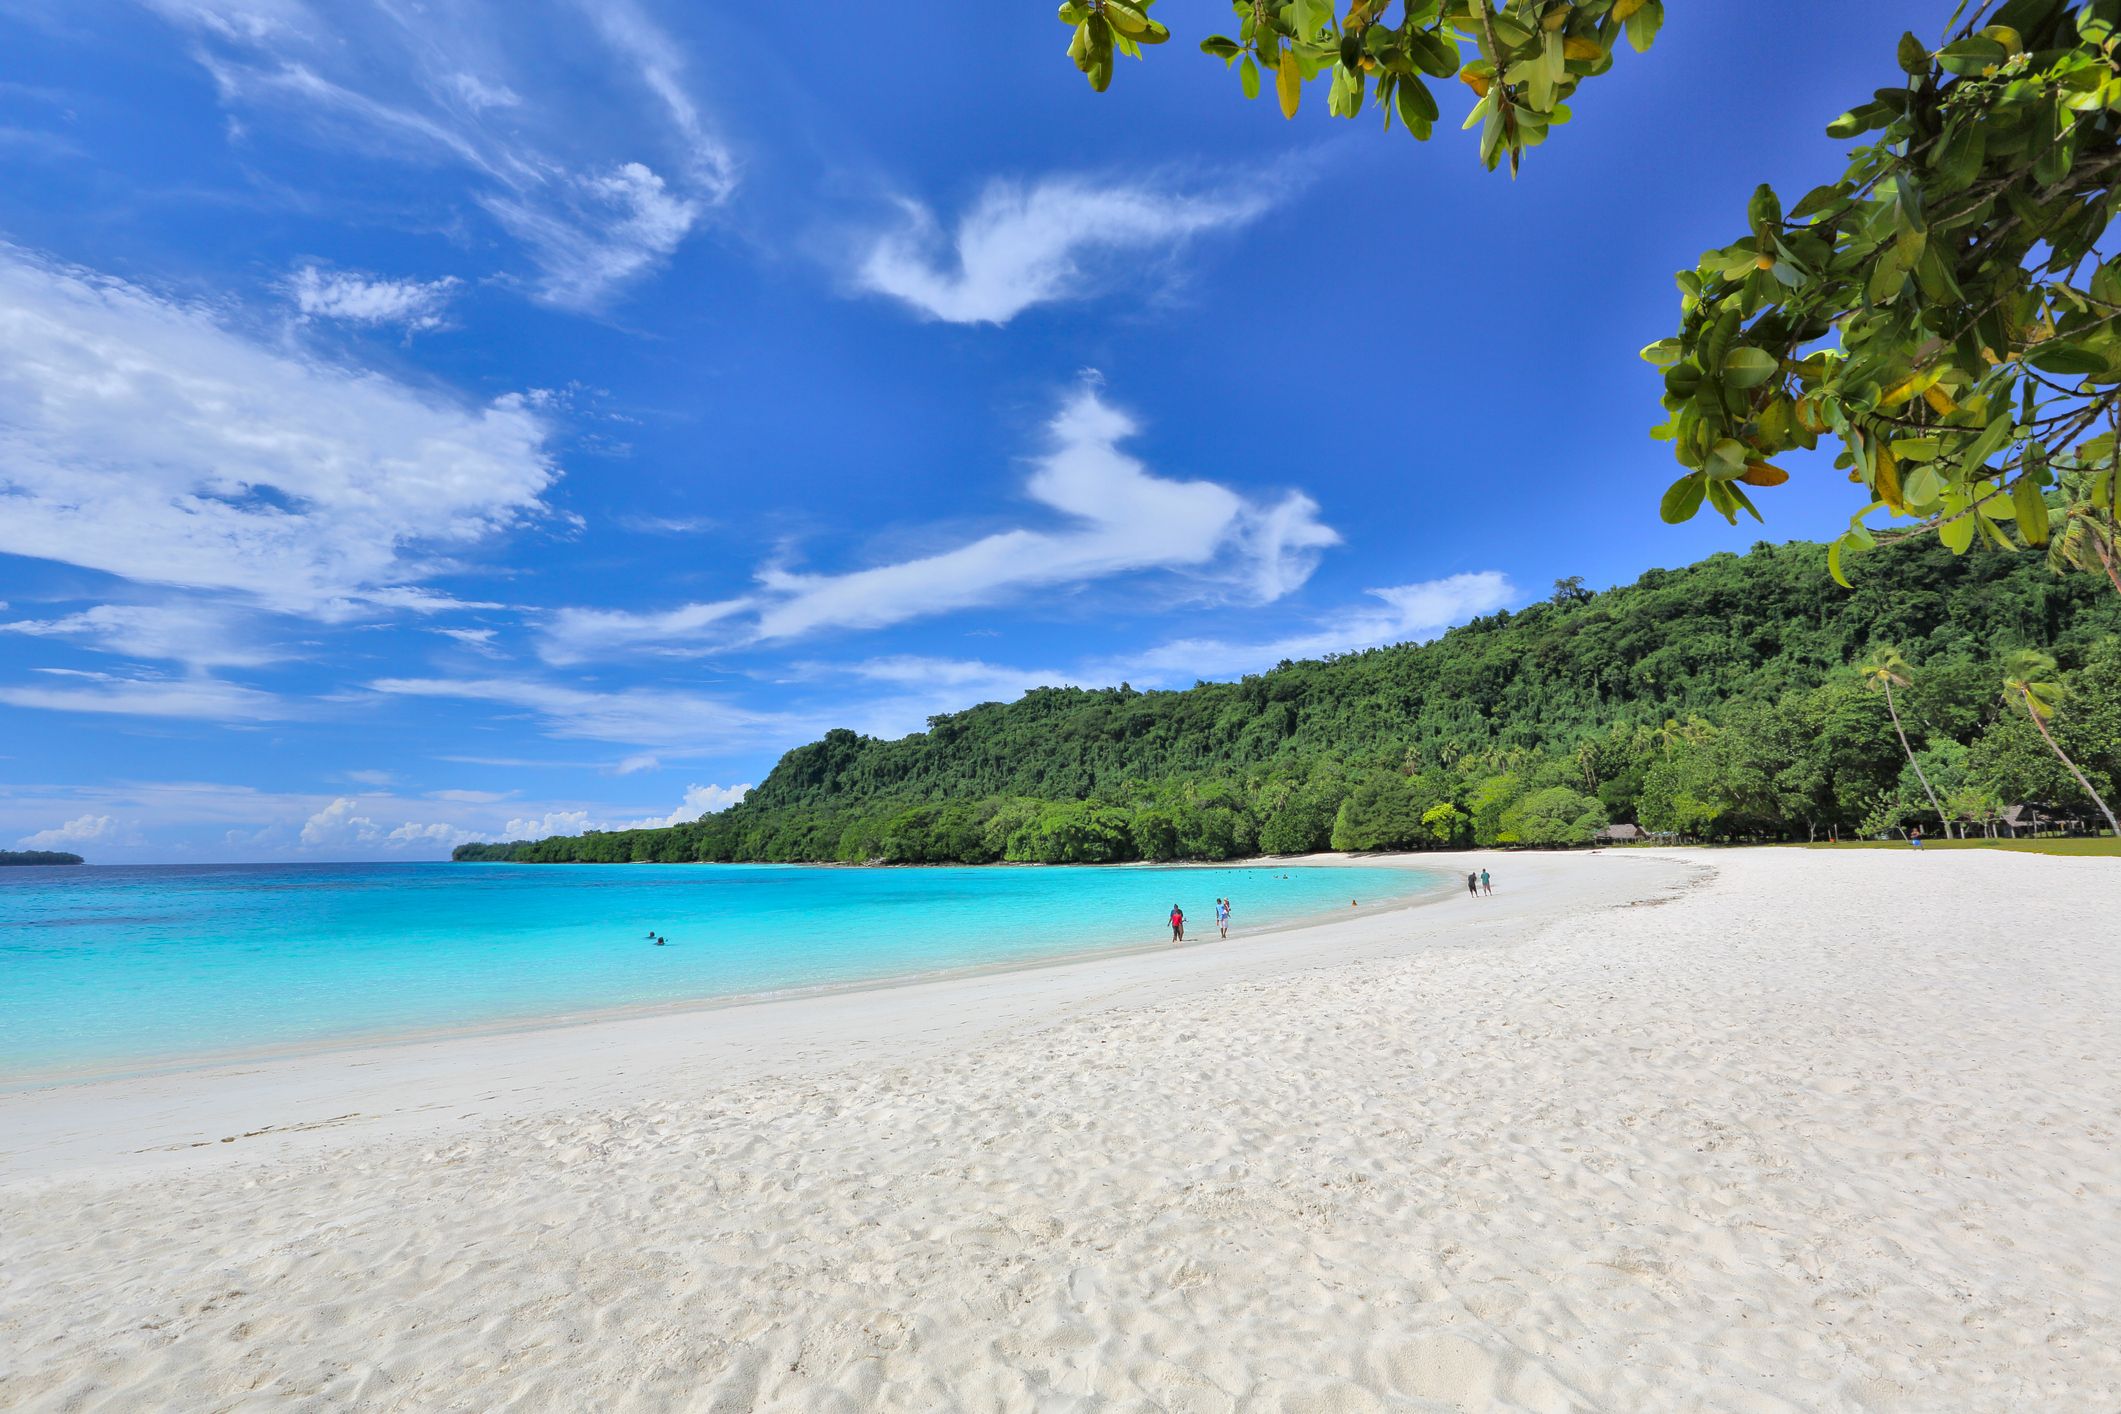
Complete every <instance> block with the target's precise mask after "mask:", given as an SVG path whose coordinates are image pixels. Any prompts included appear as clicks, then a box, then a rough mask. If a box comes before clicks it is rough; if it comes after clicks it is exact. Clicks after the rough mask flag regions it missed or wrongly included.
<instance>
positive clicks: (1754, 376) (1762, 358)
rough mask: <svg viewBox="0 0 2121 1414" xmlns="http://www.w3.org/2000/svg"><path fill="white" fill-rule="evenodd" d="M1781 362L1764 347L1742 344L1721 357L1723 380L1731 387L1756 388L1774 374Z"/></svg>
mask: <svg viewBox="0 0 2121 1414" xmlns="http://www.w3.org/2000/svg"><path fill="white" fill-rule="evenodd" d="M1781 366H1782V365H1781V362H1780V361H1779V360H1778V359H1777V358H1776V357H1775V356H1774V355H1773V354H1771V353H1769V352H1768V351H1767V350H1766V349H1757V348H1754V347H1752V346H1751V345H1749V344H1742V345H1740V346H1739V347H1737V348H1735V349H1732V350H1731V351H1730V352H1729V353H1728V354H1725V355H1724V358H1723V381H1724V382H1726V383H1728V384H1730V385H1731V386H1732V387H1733V388H1757V387H1759V386H1760V385H1761V384H1762V383H1765V382H1767V380H1768V379H1770V378H1772V377H1774V376H1775V370H1776V369H1777V368H1779V367H1781Z"/></svg>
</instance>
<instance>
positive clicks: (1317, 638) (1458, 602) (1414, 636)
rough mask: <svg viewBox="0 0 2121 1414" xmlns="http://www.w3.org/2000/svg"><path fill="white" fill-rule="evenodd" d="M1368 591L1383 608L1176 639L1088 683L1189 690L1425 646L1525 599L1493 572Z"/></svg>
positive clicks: (1120, 661)
mask: <svg viewBox="0 0 2121 1414" xmlns="http://www.w3.org/2000/svg"><path fill="white" fill-rule="evenodd" d="M1367 592H1368V593H1369V595H1370V596H1371V597H1372V598H1374V599H1375V600H1377V603H1375V604H1369V605H1364V604H1353V605H1349V606H1347V607H1346V608H1344V609H1341V610H1339V611H1337V612H1335V613H1333V614H1331V615H1328V616H1325V617H1324V618H1322V619H1321V620H1319V621H1318V622H1317V623H1316V624H1315V625H1314V626H1313V627H1310V628H1307V629H1304V630H1301V631H1299V632H1296V633H1292V634H1287V635H1283V636H1281V637H1277V638H1269V639H1263V640H1255V641H1249V642H1248V641H1246V640H1243V639H1235V640H1233V639H1226V638H1214V637H1201V638H1179V639H1172V640H1170V641H1168V642H1165V643H1160V644H1157V645H1156V646H1154V647H1152V648H1149V649H1147V650H1145V651H1143V652H1140V653H1135V654H1129V655H1124V656H1121V657H1118V658H1114V659H1110V660H1106V661H1104V662H1101V663H1098V664H1096V665H1094V666H1093V667H1092V668H1091V669H1090V673H1091V674H1092V677H1091V679H1090V680H1093V681H1101V682H1119V681H1122V680H1125V681H1130V682H1134V683H1136V684H1147V683H1155V684H1159V685H1162V684H1169V685H1173V686H1184V685H1186V684H1189V683H1192V682H1195V681H1197V680H1199V679H1202V678H1209V679H1215V678H1231V677H1237V676H1239V675H1241V674H1244V673H1251V672H1259V671H1261V670H1263V669H1266V668H1271V667H1273V666H1274V665H1275V664H1277V663H1279V662H1281V661H1283V660H1284V659H1290V660H1302V659H1306V658H1324V657H1329V656H1331V655H1333V654H1337V653H1355V652H1360V651H1361V650H1363V649H1365V648H1378V647H1382V646H1384V645H1386V644H1392V643H1408V642H1421V641H1424V640H1427V639H1430V638H1433V637H1435V636H1436V635H1437V634H1439V633H1441V632H1443V630H1445V629H1447V628H1449V627H1451V626H1452V625H1453V624H1460V623H1464V622H1465V621H1466V620H1467V619H1470V618H1472V617H1474V616H1475V615H1476V614H1485V613H1491V612H1493V611H1494V610H1496V609H1500V608H1504V607H1505V606H1507V605H1508V604H1510V603H1511V602H1512V601H1514V600H1515V599H1517V598H1518V597H1519V595H1518V592H1517V588H1516V586H1515V585H1513V584H1511V583H1510V580H1509V577H1508V576H1507V575H1504V574H1501V573H1499V572H1497V571H1495V570H1481V571H1478V572H1476V573H1471V574H1454V575H1451V576H1449V577H1447V578H1444V579H1430V580H1423V581H1421V582H1420V583H1418V584H1399V585H1392V586H1389V587H1387V588H1384V589H1372V590H1369V591H1367Z"/></svg>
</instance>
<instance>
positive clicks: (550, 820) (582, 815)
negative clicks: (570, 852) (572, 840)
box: [501, 810, 590, 840]
mask: <svg viewBox="0 0 2121 1414" xmlns="http://www.w3.org/2000/svg"><path fill="white" fill-rule="evenodd" d="M589 828H590V824H589V812H588V811H586V810H548V811H546V812H545V813H544V814H543V815H533V816H529V817H526V818H523V819H517V820H510V821H509V822H508V823H507V824H506V825H503V826H502V827H501V838H503V839H508V840H542V839H546V838H548V837H550V836H552V835H579V834H581V833H582V832H583V831H585V830H587V829H589Z"/></svg>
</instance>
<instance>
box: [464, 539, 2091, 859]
mask: <svg viewBox="0 0 2121 1414" xmlns="http://www.w3.org/2000/svg"><path fill="white" fill-rule="evenodd" d="M1879 554H1880V556H1881V557H1889V558H1890V559H1891V561H1892V564H1891V567H1890V569H1891V572H1890V574H1889V575H1887V576H1879V577H1866V578H1865V579H1864V580H1863V581H1859V583H1858V587H1857V588H1856V589H1855V590H1854V591H1853V592H1844V591H1842V590H1839V589H1837V588H1835V587H1834V585H1833V584H1832V583H1831V581H1830V580H1829V579H1828V578H1827V576H1826V574H1825V573H1824V564H1825V558H1826V550H1825V547H1824V546H1821V545H1814V544H1804V543H1796V544H1789V545H1782V546H1769V545H1761V546H1756V547H1755V548H1754V549H1753V551H1752V552H1751V553H1749V554H1747V555H1744V556H1737V555H1728V554H1725V555H1716V556H1712V557H1711V558H1709V559H1707V560H1705V561H1703V562H1701V563H1700V564H1697V565H1694V566H1691V567H1689V568H1686V569H1682V570H1675V571H1664V570H1653V571H1650V572H1649V573H1647V574H1645V575H1643V576H1642V577H1641V578H1640V579H1639V580H1637V581H1636V582H1635V583H1634V584H1632V585H1627V586H1623V587H1621V588H1617V589H1610V590H1607V591H1604V592H1603V593H1598V594H1584V595H1581V596H1580V597H1579V595H1577V594H1575V593H1571V594H1566V595H1562V594H1557V595H1556V596H1555V598H1553V599H1551V600H1547V601H1544V602H1540V603H1535V604H1533V605H1531V606H1529V607H1527V608H1525V609H1523V610H1521V611H1519V612H1517V613H1499V614H1493V615H1489V616H1487V617H1485V618H1481V619H1477V620H1475V621H1474V622H1472V623H1469V624H1466V625H1464V626H1462V627H1459V628H1455V629H1452V630H1451V631H1450V632H1448V633H1446V634H1444V635H1443V637H1441V638H1440V639H1437V640H1436V641H1434V642H1432V643H1426V644H1403V645H1399V646H1395V647H1389V648H1377V649H1371V650H1369V651H1366V652H1362V653H1352V654H1347V655H1344V656H1341V657H1336V658H1330V659H1326V660H1322V661H1317V662H1302V663H1284V664H1282V665H1281V666H1279V667H1277V668H1275V669H1273V670H1272V671H1269V672H1265V673H1259V674H1255V675H1253V676H1250V677H1246V678H1244V679H1242V680H1240V681H1237V682H1229V683H1203V684H1200V685H1198V686H1196V687H1193V688H1189V689H1186V690H1184V691H1175V692H1164V691H1159V692H1140V691H1136V690H1135V689H1133V688H1131V687H1127V686H1125V685H1122V686H1119V687H1114V688H1104V689H1085V688H1041V689H1038V690H1036V691H1033V692H1030V693H1027V694H1026V695H1025V696H1024V697H1023V698H1022V699H1020V700H1018V701H1016V702H1012V703H1006V704H1005V703H986V704H983V705H981V706H977V707H972V708H969V709H967V710H965V711H962V712H953V713H949V714H946V715H942V716H937V717H934V718H931V719H930V720H929V723H928V729H927V730H926V731H924V732H917V733H914V734H912V735H910V736H906V737H901V738H898V739H896V740H880V739H877V738H872V737H865V736H859V735H857V734H856V733H854V732H851V731H845V730H840V731H832V732H828V733H826V734H825V736H824V737H823V738H822V739H820V740H818V741H815V742H811V743H809V744H807V745H804V746H799V747H797V748H795V749H794V750H792V751H790V752H788V753H787V754H786V755H785V756H783V757H782V758H781V761H780V763H779V764H778V765H777V766H775V767H774V769H773V771H772V772H771V773H770V774H769V775H768V776H767V777H766V779H765V780H764V781H763V782H762V783H761V784H760V785H759V787H758V789H756V790H755V791H753V792H752V793H751V795H750V797H749V798H747V799H746V800H745V801H743V802H742V803H741V804H739V805H736V806H734V807H732V808H730V809H729V810H726V811H723V812H721V813H719V814H716V815H709V816H706V817H704V818H703V819H701V820H700V821H698V822H696V823H694V824H688V825H681V826H677V827H675V828H672V829H665V830H640V831H622V832H614V833H611V834H601V835H585V836H580V837H559V838H554V839H549V840H544V841H535V842H521V843H516V844H504V845H478V846H466V847H465V848H464V849H462V850H460V851H459V857H460V858H467V859H480V858H502V859H519V860H531V861H537V860H553V861H561V860H591V861H594V860H616V861H624V860H636V859H639V860H659V859H672V860H686V859H712V860H784V861H792V860H848V861H883V862H891V863H942V862H964V863H984V862H988V861H992V860H999V859H1018V860H1035V861H1042V862H1047V863H1071V862H1081V863H1096V862H1108V861H1114V860H1127V859H1228V858H1234V857H1239V856H1243V855H1249V854H1253V853H1258V852H1262V851H1265V852H1275V853H1296V852H1301V851H1307V850H1315V849H1325V848H1328V847H1332V848H1342V849H1356V850H1366V849H1429V848H1447V847H1451V846H1456V845H1464V844H1479V845H1484V846H1485V845H1509V844H1526V845H1534V844H1540V845H1544V844H1556V845H1560V844H1574V843H1582V842H1585V841H1587V840H1589V839H1590V838H1592V837H1593V836H1594V835H1595V834H1596V833H1597V832H1598V831H1599V830H1600V829H1601V828H1603V827H1604V826H1605V825H1606V824H1608V823H1609V822H1637V823H1640V824H1642V825H1644V826H1645V827H1647V828H1649V829H1652V830H1656V831H1659V832H1669V833H1675V834H1681V835H1686V836H1689V837H1693V838H1708V839H1740V838H1746V839H1777V838H1793V837H1794V838H1808V837H1811V836H1813V835H1817V834H1823V833H1825V832H1827V831H1830V830H1841V831H1845V832H1854V831H1858V830H1865V829H1868V830H1871V831H1875V830H1879V829H1890V828H1894V827H1897V826H1899V825H1902V824H1907V823H1912V822H1915V821H1918V820H1921V819H1923V818H1929V819H1931V820H1932V821H1933V825H1932V828H1935V817H1936V815H1937V814H1938V813H1942V812H1947V811H1949V812H1952V813H1953V816H1954V818H1957V819H1962V820H1967V821H1972V822H1975V823H1979V824H1983V825H1985V824H1987V823H1988V822H1990V821H1992V820H1993V818H1994V816H1995V815H1996V814H1997V813H1998V812H1999V811H2000V810H2001V808H2002V806H2003V805H2005V804H2015V803H2018V802H2022V801H2033V802H2040V803H2043V804H2049V805H2055V806H2059V807H2063V808H2065V809H2081V810H2082V811H2083V812H2085V813H2086V814H2087V815H2089V812H2091V811H2092V810H2093V809H2094V808H2095V806H2094V805H2093V803H2092V801H2091V800H2090V799H2089V797H2088V795H2087V791H2086V790H2085V789H2084V788H2083V787H2081V786H2080V784H2079V782H2078V781H2077V780H2075V779H2074V778H2073V777H2072V774H2071V769H2068V768H2065V766H2064V764H2063V762H2062V760H2061V759H2059V758H2058V756H2057V755H2056V754H2055V752H2054V751H2052V750H2050V749H2049V745H2048V743H2047V742H2046V741H2044V740H2043V735H2042V734H2043V732H2052V733H2053V734H2054V737H2055V739H2056V742H2057V743H2058V744H2059V745H2060V747H2061V748H2062V749H2063V750H2065V751H2066V752H2067V753H2068V756H2069V759H2070V760H2071V761H2072V762H2073V763H2074V767H2075V768H2081V770H2082V772H2083V775H2084V777H2085V779H2086V784H2088V785H2089V786H2090V787H2091V788H2094V789H2096V790H2097V791H2098V792H2101V793H2104V794H2107V795H2111V793H2112V792H2111V787H2112V785H2113V783H2114V781H2115V779H2116V778H2117V777H2121V715H2117V714H2121V639H2117V638H2116V631H2117V629H2121V600H2117V599H2116V598H2115V597H2114V596H2113V595H2111V594H2109V593H2106V592H2105V591H2103V590H2102V589H2100V588H2099V587H2098V586H2097V585H2095V584H2094V583H2092V582H2091V581H2090V580H2088V579H2086V578H2084V577H2083V576H2074V577H2071V578H2067V579H2057V578H2055V577H2054V576H2052V575H2050V574H2049V573H2048V572H2047V570H2046V568H2045V566H2043V565H2042V564H2041V563H2040V562H2039V561H2038V560H2035V559H2033V558H2031V557H2028V556H2017V557H2011V556H2004V555H2001V554H1996V553H1981V554H1970V555H1968V556H1965V557H1954V556H1953V555H1951V554H1950V553H1949V552H1947V551H1946V550H1944V549H1943V548H1942V547H1939V546H1937V545H1936V544H1934V543H1931V542H1915V543H1909V544H1905V545H1901V546H1897V547H1895V548H1893V549H1890V550H1881V551H1880V552H1879ZM1887 645H1892V647H1893V653H1892V655H1891V657H1890V661H1891V662H1892V663H1893V664H1894V665H1895V666H1894V669H1893V670H1894V672H1895V673H1896V674H1897V675H1898V678H1897V679H1896V685H1895V687H1894V697H1893V699H1892V702H1891V704H1890V705H1889V704H1888V702H1887V700H1886V697H1885V695H1884V694H1883V693H1881V692H1878V691H1874V690H1872V689H1871V688H1870V687H1869V686H1867V685H1866V677H1865V673H1864V669H1863V666H1862V665H1863V664H1864V662H1865V660H1866V658H1867V657H1868V656H1870V655H1872V654H1874V653H1879V654H1881V655H1882V653H1883V650H1884V649H1885V648H1886V647H1887ZM2026 648H2031V649H2038V650H2041V651H2043V652H2046V653H2048V654H2051V655H2052V656H2053V658H2054V660H2055V662H2056V663H2057V665H2058V666H2057V667H2056V668H2055V670H2054V671H2053V672H2052V673H2051V674H2048V675H2047V676H2045V677H2043V678H2042V679H2041V681H2043V682H2047V681H2052V682H2053V683H2054V684H2055V691H2054V693H2053V695H2052V700H2053V701H2054V702H2057V703H2060V704H2061V705H2060V706H2059V707H2058V708H2057V709H2056V710H2054V711H2053V712H2052V714H2051V716H2049V717H2046V718H2042V719H2041V720H2040V721H2038V722H2033V721H2031V720H2029V719H2028V717H2027V714H2026V713H2025V712H2024V711H2023V710H2021V709H2020V708H2019V707H2018V706H2016V705H2014V703H2012V702H2009V701H2006V700H2005V699H2004V698H2003V697H2002V696H2001V695H2000V694H1999V691H1998V689H1999V686H2000V685H2001V682H2002V671H2003V669H2002V663H2003V659H2004V658H2005V657H2006V656H2007V655H2008V654H2009V653H2011V652H2013V651H2015V650H2019V649H2026ZM2044 690H2045V689H2043V691H2044ZM1895 716H1897V717H1898V718H1899V719H1900V722H1901V724H1902V726H1904V729H1905V732H1906V736H1907V739H1908V747H1907V749H1906V750H1905V751H1903V748H1902V744H1901V740H1900V736H1899V731H1898V730H1897V729H1896V726H1895V721H1894V718H1895ZM1918 761H1919V770H1916V769H1913V768H1914V767H1915V766H1916V764H1917V762H1918ZM1954 792H1957V793H1958V794H1957V795H1955V794H1954ZM1932 795H1934V799H1935V800H1936V802H1937V805H1936V806H1935V807H1933V806H1932V804H1931V800H1932ZM1955 802H1956V804H1955ZM1991 807H1993V808H1991Z"/></svg>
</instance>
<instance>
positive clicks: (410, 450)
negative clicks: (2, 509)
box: [0, 246, 558, 616]
mask: <svg viewBox="0 0 2121 1414" xmlns="http://www.w3.org/2000/svg"><path fill="white" fill-rule="evenodd" d="M548 436H549V429H548V427H547V425H546V422H545V420H544V419H543V418H542V417H541V416H539V415H538V413H537V412H535V411H534V410H533V409H532V408H531V407H529V406H528V405H527V404H526V403H525V402H524V400H523V399H521V398H518V397H505V398H502V399H500V400H498V401H496V402H494V403H490V404H488V405H486V406H485V407H464V406H460V405H458V404H456V403H454V402H453V401H451V400H449V399H447V398H445V397H443V396H440V395H439V394H437V393H434V392H431V391H428V390H425V389H415V388H412V387H410V386H407V385H405V384H402V383H398V382H394V381H392V380H390V379H388V378H384V377H381V376H379V375H377V374H373V373H366V372H362V371H359V370H354V369H348V368H343V367H339V366H336V365H333V364H330V363H327V362H324V361H322V360H321V359H317V358H314V357H311V356H309V355H306V354H304V353H303V352H301V351H300V350H299V349H289V348H286V347H274V346H267V345H265V344H262V343H259V342H256V341H254V340H252V339H250V338H248V337H246V336H244V335H243V334H240V333H237V332H235V331H234V330H232V329H230V328H228V327H226V326H225V325H224V324H223V323H222V322H221V320H220V319H219V318H218V317H217V316H216V315H215V314H214V313H213V312H211V311H208V310H205V309H201V308H198V307H196V306H193V305H187V304H180V303H178V302H175V301H173V300H169V299H165V298H163V297H161V296H158V295H155V294H153V293H150V292H149V291H146V290H143V289H140V288H138V287H136V286H132V285H128V284H125V283H123V282H121V281H117V280H112V279H109V278H106V277H103V276H99V275H97V274H95V273H93V272H91V271H87V270H82V269H78V268H75V267H70V266H62V265H58V264H54V263H52V262H49V261H45V260H41V259H38V258H36V257H34V256H31V255H29V254H28V253H26V252H24V251H21V250H19V249H17V248H14V247H9V246H0V494H4V495H5V496H6V500H7V513H6V514H5V515H4V516H0V553H7V554H14V555H24V556H29V557H32V558H36V559H45V560H57V561H61V562H63V563H66V564H72V565H78V566H81V567H83V568H86V569H93V570H100V571H102V572H104V573H106V574H111V575H115V576H118V577H120V578H123V579H129V580H133V581H135V582H140V583H148V584H162V585H174V586H180V587H184V588H188V589H198V590H217V591H225V592H230V593H235V594H240V595H242V596H245V597H246V598H247V599H248V600H250V601H251V602H252V603H254V604H256V605H258V606H260V607H264V608H270V609H276V610H280V611H283V612H288V613H299V614H309V615H313V616H330V615H333V614H336V613H344V612H347V611H349V610H351V609H352V608H353V607H355V606H357V605H362V604H367V605H378V604H387V605H390V606H392V607H402V608H414V609H419V608H436V607H441V606H443V605H446V604H449V603H451V602H452V601H450V600H448V599H447V598H446V597H445V596H437V595H435V594H434V592H433V591H431V590H426V589H422V588H418V587H416V586H415V585H414V584H413V582H414V581H417V580H420V579H423V578H427V577H430V576H432V575H434V574H436V573H439V572H441V571H442V570H444V569H445V568H448V567H449V563H450V562H449V560H448V559H447V556H448V555H449V554H451V553H453V552H457V551H461V550H464V549H466V548H469V547H471V546H473V545H475V544H477V543H478V542H480V541H482V540H484V539H486V538H487V537H489V536H492V535H495V534H497V533H498V532H501V531H504V530H507V529H509V528H512V527H515V526H518V525H521V524H523V523H524V522H526V521H527V520H529V519H531V518H533V517H535V516H538V515H540V514H541V513H542V512H543V510H544V507H543V503H542V501H541V499H540V497H541V496H542V494H543V493H544V491H545V489H546V488H547V487H548V486H549V485H550V484H551V483H552V481H553V480H554V478H555V477H556V476H557V475H558V472H557V469H556V468H555V466H554V465H553V463H552V460H551V458H550V456H549V454H548V452H547V450H546V441H547V438H548Z"/></svg>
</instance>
